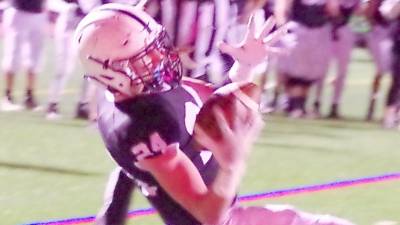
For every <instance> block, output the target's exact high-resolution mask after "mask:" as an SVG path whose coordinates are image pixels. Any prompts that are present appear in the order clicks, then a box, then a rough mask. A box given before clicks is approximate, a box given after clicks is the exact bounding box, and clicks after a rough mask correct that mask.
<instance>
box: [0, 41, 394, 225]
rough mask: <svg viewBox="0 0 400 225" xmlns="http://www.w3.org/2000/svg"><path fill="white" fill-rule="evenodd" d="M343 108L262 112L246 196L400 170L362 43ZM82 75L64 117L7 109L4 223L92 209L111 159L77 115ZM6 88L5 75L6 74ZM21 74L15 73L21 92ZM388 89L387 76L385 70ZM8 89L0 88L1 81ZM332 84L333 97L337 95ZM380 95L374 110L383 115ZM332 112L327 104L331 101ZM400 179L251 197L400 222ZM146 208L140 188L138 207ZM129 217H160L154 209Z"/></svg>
mask: <svg viewBox="0 0 400 225" xmlns="http://www.w3.org/2000/svg"><path fill="white" fill-rule="evenodd" d="M47 55H48V57H47V61H46V63H45V65H46V66H45V70H44V71H45V72H44V73H43V74H41V76H40V80H39V85H38V86H39V90H38V92H37V93H38V97H39V98H40V101H41V102H42V103H45V102H46V98H47V96H46V94H47V87H48V86H47V84H48V82H49V80H50V79H51V76H52V71H53V68H54V61H52V58H54V57H52V56H53V51H52V49H50V48H49V49H48V54H47ZM353 58H354V61H353V63H352V64H351V68H350V76H349V79H348V87H347V89H346V92H345V94H344V101H343V105H342V112H343V115H344V116H345V120H341V121H330V120H293V119H286V118H283V117H281V116H268V117H265V120H266V121H267V126H266V128H265V130H264V132H263V133H262V137H261V138H260V139H259V141H258V143H257V146H256V149H255V150H254V154H253V155H252V157H251V160H250V165H249V169H248V173H247V176H246V177H245V179H244V182H243V185H242V186H241V191H240V192H241V194H250V193H257V192H265V191H271V190H276V189H282V188H290V187H296V186H300V185H310V184H318V183H325V182H331V181H335V180H338V179H339V180H343V179H352V178H359V177H364V176H374V175H380V174H385V173H390V172H398V171H400V132H398V131H388V130H383V129H381V128H380V126H379V123H378V122H374V123H366V122H363V118H364V116H365V111H366V108H367V107H366V105H367V97H368V94H369V85H370V83H371V80H372V75H373V72H374V67H373V65H372V64H371V62H370V57H369V56H368V54H367V53H366V52H365V51H364V50H357V51H355V52H354V57H353ZM79 81H80V77H79V76H75V77H73V78H72V79H71V82H70V83H69V85H68V87H67V90H66V92H65V94H64V96H63V102H62V105H61V107H62V108H61V110H62V113H63V114H64V119H62V120H60V121H57V122H49V121H46V120H45V119H44V116H43V112H18V113H0V124H1V125H0V126H1V130H0V140H1V144H0V178H1V181H0V182H1V185H0V224H1V225H20V224H27V223H31V222H34V221H48V220H57V219H65V218H71V217H81V216H89V215H94V214H95V213H96V212H97V211H98V209H99V207H100V206H101V203H102V195H103V190H104V186H105V182H106V180H107V176H108V172H109V171H111V169H112V168H113V167H114V164H113V162H112V161H111V160H110V159H109V158H108V156H107V154H106V151H105V150H104V147H103V145H102V143H101V140H100V137H99V135H98V134H97V131H96V130H95V129H93V128H91V127H89V126H88V124H87V123H86V122H84V121H78V120H74V119H72V115H73V111H74V107H75V103H76V100H77V95H78V92H79V84H80V83H79ZM0 83H1V86H2V85H3V81H2V80H1V81H0ZM23 84H24V77H23V76H19V77H18V87H17V88H18V89H19V90H21V91H19V92H17V93H16V97H17V99H18V100H19V101H20V100H21V98H22V93H23V91H22V90H23ZM384 84H385V85H384V87H385V89H386V87H387V84H388V79H387V78H385V82H384ZM1 90H3V89H1ZM329 92H330V89H329V90H327V91H326V93H325V95H326V97H329V95H330V93H329ZM383 99H384V95H382V96H381V97H380V101H379V107H378V111H377V115H376V116H377V118H378V117H380V116H381V115H382V106H381V104H382V102H383ZM325 111H326V108H325ZM399 196H400V181H387V182H381V183H376V184H368V185H360V186H355V187H348V188H344V189H336V190H327V191H322V192H318V193H312V194H302V195H296V196H290V197H283V198H274V199H269V200H268V199H267V200H263V201H256V202H248V203H246V204H250V205H261V204H266V203H280V204H282V203H283V204H293V205H295V206H297V207H298V208H302V209H305V210H308V211H311V212H316V213H331V214H335V215H338V216H342V217H346V218H349V219H351V220H352V221H354V222H355V223H357V224H360V225H372V224H374V223H375V222H377V221H383V220H392V221H397V222H400V197H399ZM143 207H148V205H147V203H146V201H145V200H144V199H143V198H142V197H140V195H139V194H136V195H135V197H134V204H132V209H136V208H143ZM129 224H135V225H157V224H162V223H161V221H160V220H159V219H158V218H157V216H144V217H139V218H134V219H132V220H130V222H129Z"/></svg>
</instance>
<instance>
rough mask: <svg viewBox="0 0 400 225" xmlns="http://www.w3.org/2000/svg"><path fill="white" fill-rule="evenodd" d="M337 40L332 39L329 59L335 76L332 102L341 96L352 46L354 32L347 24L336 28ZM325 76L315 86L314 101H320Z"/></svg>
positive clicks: (338, 99) (336, 101) (335, 101)
mask: <svg viewBox="0 0 400 225" xmlns="http://www.w3.org/2000/svg"><path fill="white" fill-rule="evenodd" d="M337 35H338V40H332V48H331V49H332V51H331V60H330V62H334V63H335V66H336V68H335V69H336V70H335V72H336V76H335V80H334V83H333V98H332V103H333V104H338V103H339V102H340V100H341V98H342V95H343V90H344V86H345V81H346V77H347V71H348V67H349V63H350V57H351V52H352V49H353V46H354V41H355V37H354V33H353V31H352V30H351V29H350V27H349V26H347V25H346V26H342V27H340V28H339V29H338V30H337ZM324 81H325V76H324V77H323V78H322V79H321V80H320V81H319V83H318V86H317V93H316V101H318V102H320V99H321V97H322V90H323V86H324Z"/></svg>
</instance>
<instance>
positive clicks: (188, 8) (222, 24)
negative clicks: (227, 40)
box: [150, 0, 230, 83]
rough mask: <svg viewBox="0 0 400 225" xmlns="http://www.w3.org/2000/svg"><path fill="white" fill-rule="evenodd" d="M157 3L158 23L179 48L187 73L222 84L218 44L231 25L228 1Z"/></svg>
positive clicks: (185, 0) (221, 66)
mask: <svg viewBox="0 0 400 225" xmlns="http://www.w3.org/2000/svg"><path fill="white" fill-rule="evenodd" d="M150 3H151V1H150ZM158 4H159V5H160V7H159V8H160V12H159V14H158V15H159V16H158V17H157V18H158V19H159V20H158V21H159V22H160V23H161V24H162V25H163V26H165V28H166V30H167V32H168V34H169V36H170V37H171V40H172V41H173V43H174V44H175V46H176V47H177V48H178V50H179V52H180V55H181V59H182V63H183V67H184V68H183V69H184V70H185V71H187V72H186V73H187V74H188V75H189V76H191V77H199V78H201V79H203V80H206V81H211V82H214V83H219V82H222V80H223V79H224V77H223V76H221V74H223V72H224V70H225V69H226V68H225V67H224V63H223V62H222V61H221V58H220V52H219V50H218V49H217V48H216V44H217V43H219V42H221V41H222V40H223V39H224V35H225V33H226V29H227V27H228V26H229V24H230V22H229V21H230V19H229V16H230V14H229V4H230V3H229V0H160V1H158ZM211 61H212V62H213V63H211Z"/></svg>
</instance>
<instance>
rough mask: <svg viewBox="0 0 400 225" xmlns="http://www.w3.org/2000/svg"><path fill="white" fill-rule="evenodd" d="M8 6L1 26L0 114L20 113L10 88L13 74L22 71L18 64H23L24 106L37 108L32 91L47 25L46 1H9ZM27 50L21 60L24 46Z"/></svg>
mask: <svg viewBox="0 0 400 225" xmlns="http://www.w3.org/2000/svg"><path fill="white" fill-rule="evenodd" d="M10 2H11V6H10V7H9V8H8V9H6V10H5V12H4V15H3V24H4V31H5V32H4V34H5V36H4V53H3V65H2V66H3V72H4V78H5V97H4V98H3V99H2V101H1V104H0V110H2V111H15V110H20V109H22V107H21V106H20V105H18V104H15V102H14V98H13V88H14V80H15V74H16V73H17V72H18V71H19V70H20V69H21V65H20V64H21V62H25V65H24V66H25V68H24V69H26V76H27V77H26V80H27V82H26V88H25V90H26V92H25V100H24V105H25V108H26V109H30V110H34V109H37V107H38V104H37V101H36V99H35V97H34V93H33V92H34V88H35V81H36V77H37V74H38V73H39V67H40V60H41V58H42V46H43V38H44V34H45V28H46V25H47V14H46V12H45V11H46V1H45V0H29V1H28V0H12V1H10ZM25 44H26V46H27V47H28V49H27V50H28V51H27V53H28V55H27V57H22V52H23V47H24V46H25Z"/></svg>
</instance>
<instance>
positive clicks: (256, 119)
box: [246, 111, 265, 140]
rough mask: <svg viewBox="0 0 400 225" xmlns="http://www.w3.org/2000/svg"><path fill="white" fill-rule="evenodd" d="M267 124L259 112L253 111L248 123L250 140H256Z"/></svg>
mask: <svg viewBox="0 0 400 225" xmlns="http://www.w3.org/2000/svg"><path fill="white" fill-rule="evenodd" d="M264 125H265V123H264V121H263V120H262V115H261V114H260V113H259V112H256V111H251V112H250V115H249V117H248V121H247V126H248V128H247V130H248V132H247V134H246V135H248V137H249V138H251V139H252V140H255V139H256V138H257V137H258V135H259V134H260V132H261V130H262V129H263V127H264Z"/></svg>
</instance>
